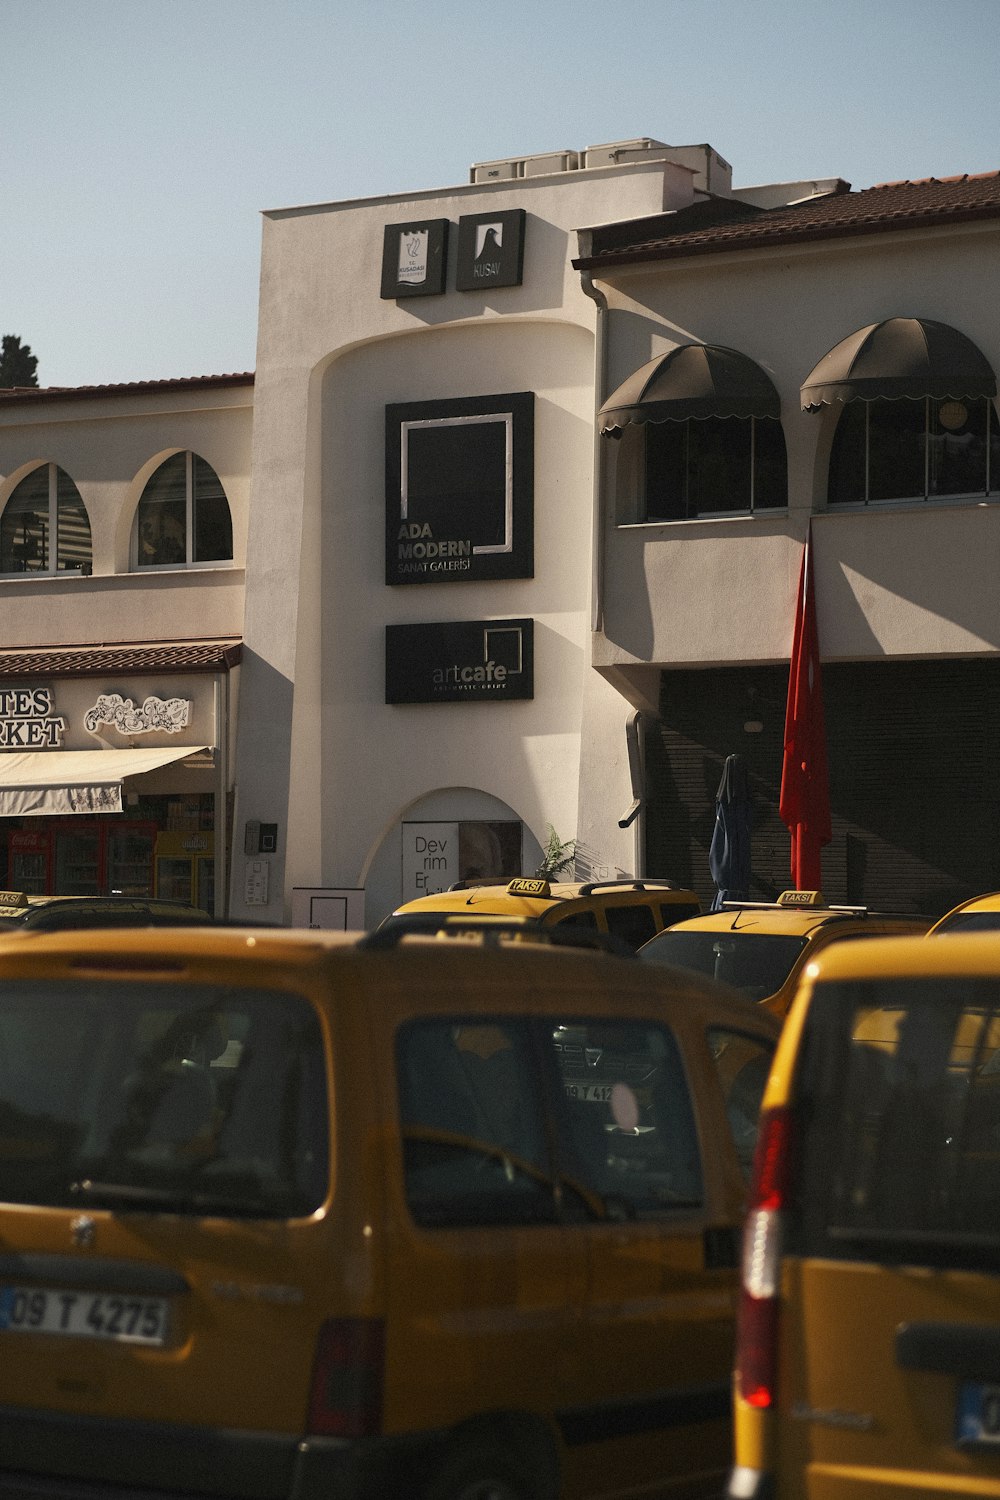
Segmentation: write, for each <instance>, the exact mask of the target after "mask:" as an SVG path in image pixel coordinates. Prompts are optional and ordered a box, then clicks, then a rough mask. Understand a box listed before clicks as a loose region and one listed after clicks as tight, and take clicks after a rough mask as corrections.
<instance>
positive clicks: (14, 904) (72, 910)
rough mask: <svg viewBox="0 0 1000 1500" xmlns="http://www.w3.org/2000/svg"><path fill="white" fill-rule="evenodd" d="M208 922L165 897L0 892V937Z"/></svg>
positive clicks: (204, 915)
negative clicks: (38, 894)
mask: <svg viewBox="0 0 1000 1500" xmlns="http://www.w3.org/2000/svg"><path fill="white" fill-rule="evenodd" d="M211 920H212V919H211V917H210V916H209V915H208V912H206V911H202V910H201V909H200V908H199V907H197V906H189V905H188V904H187V903H186V902H184V901H170V900H167V899H166V898H165V897H153V896H29V895H26V894H25V892H24V891H0V935H2V934H3V933H6V932H56V931H59V930H64V929H66V928H68V927H73V928H81V927H163V926H171V927H187V926H190V925H191V924H192V923H201V922H210V921H211Z"/></svg>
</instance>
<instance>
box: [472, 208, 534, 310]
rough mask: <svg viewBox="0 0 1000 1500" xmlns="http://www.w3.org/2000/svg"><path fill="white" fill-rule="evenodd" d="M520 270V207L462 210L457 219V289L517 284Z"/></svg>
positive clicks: (521, 271) (474, 289)
mask: <svg viewBox="0 0 1000 1500" xmlns="http://www.w3.org/2000/svg"><path fill="white" fill-rule="evenodd" d="M523 270H524V209H523V208H509V209H506V210H504V211H503V212H501V213H494V214H463V215H462V217H461V218H460V219H459V221H458V268H457V271H456V274H455V286H456V288H457V289H458V291H460V292H478V291H483V290H485V289H486V288H487V287H492V286H520V285H521V277H522V273H523Z"/></svg>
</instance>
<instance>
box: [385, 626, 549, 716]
mask: <svg viewBox="0 0 1000 1500" xmlns="http://www.w3.org/2000/svg"><path fill="white" fill-rule="evenodd" d="M534 623H535V622H534V621H533V620H459V621H450V622H448V623H447V624H432V625H426V624H425V625H387V626H386V630H385V701H386V703H484V702H494V703H495V702H498V701H500V700H503V699H511V698H522V699H523V698H533V697H534V695H535V693H534V656H533V644H534Z"/></svg>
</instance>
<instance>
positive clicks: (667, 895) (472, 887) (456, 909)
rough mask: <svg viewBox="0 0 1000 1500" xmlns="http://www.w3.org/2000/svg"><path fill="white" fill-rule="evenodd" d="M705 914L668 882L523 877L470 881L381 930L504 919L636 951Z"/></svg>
mask: <svg viewBox="0 0 1000 1500" xmlns="http://www.w3.org/2000/svg"><path fill="white" fill-rule="evenodd" d="M700 910H701V906H700V904H699V901H698V897H697V896H696V895H695V893H694V891H689V890H685V889H684V888H683V887H682V886H677V885H674V884H673V882H672V881H669V880H646V879H642V880H636V879H628V880H599V881H596V880H591V881H573V880H552V881H550V880H542V879H538V878H536V877H534V876H524V875H522V876H518V877H517V878H516V879H514V880H509V881H508V882H507V883H506V884H505V885H491V884H489V883H487V882H483V881H475V880H469V881H463V882H462V883H461V884H458V885H453V886H451V887H450V889H449V890H447V891H439V892H437V893H436V894H434V895H431V896H418V897H416V898H415V899H414V900H413V901H407V902H404V904H403V905H402V906H399V907H397V908H396V910H395V911H394V912H393V913H392V914H391V916H388V917H386V918H385V920H384V921H383V922H382V923H381V927H380V929H379V930H386V931H390V932H393V931H396V932H402V931H406V932H434V931H437V930H438V929H439V928H441V927H442V926H444V925H445V923H446V921H447V918H448V917H449V916H451V915H462V916H469V917H479V916H490V915H492V916H505V917H517V918H520V919H522V920H523V921H525V922H535V923H537V924H538V925H539V926H540V927H545V928H550V927H552V928H556V927H558V928H561V929H562V930H563V931H565V932H570V931H575V932H581V933H583V932H596V933H603V934H605V935H610V936H611V937H612V938H614V939H617V940H618V941H619V942H622V943H624V944H625V945H626V947H628V948H631V949H632V950H633V951H634V950H635V949H636V948H639V947H640V946H641V945H642V944H643V943H645V942H648V941H649V939H650V938H651V937H654V936H655V934H656V933H658V932H661V931H662V930H663V928H664V927H669V926H670V925H671V923H673V922H680V921H682V920H683V919H684V918H685V917H693V916H695V915H697V913H698V912H699V911H700Z"/></svg>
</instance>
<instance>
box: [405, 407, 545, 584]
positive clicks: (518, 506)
mask: <svg viewBox="0 0 1000 1500" xmlns="http://www.w3.org/2000/svg"><path fill="white" fill-rule="evenodd" d="M534 401H535V398H534V395H533V394H532V392H530V391H518V392H514V393H512V394H508V395H502V396H468V397H459V398H456V399H454V400H449V401H412V402H407V403H406V404H404V405H398V406H387V407H386V411H385V581H386V583H454V582H469V581H472V580H478V579H484V578H530V577H531V576H532V572H533V568H534V468H535V449H534Z"/></svg>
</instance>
